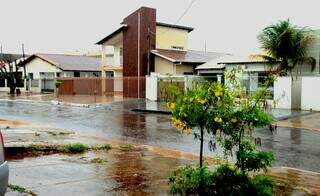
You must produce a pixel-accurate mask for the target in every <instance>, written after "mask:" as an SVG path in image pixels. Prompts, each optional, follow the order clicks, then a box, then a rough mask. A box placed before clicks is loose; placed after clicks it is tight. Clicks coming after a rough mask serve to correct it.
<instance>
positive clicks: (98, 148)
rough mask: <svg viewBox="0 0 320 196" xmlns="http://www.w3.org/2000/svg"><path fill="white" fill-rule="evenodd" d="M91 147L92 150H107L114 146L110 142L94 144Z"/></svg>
mask: <svg viewBox="0 0 320 196" xmlns="http://www.w3.org/2000/svg"><path fill="white" fill-rule="evenodd" d="M90 149H91V150H105V151H108V150H111V149H112V146H111V145H110V144H100V145H97V146H93V147H91V148H90Z"/></svg>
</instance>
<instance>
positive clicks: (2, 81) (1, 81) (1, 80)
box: [0, 79, 6, 87]
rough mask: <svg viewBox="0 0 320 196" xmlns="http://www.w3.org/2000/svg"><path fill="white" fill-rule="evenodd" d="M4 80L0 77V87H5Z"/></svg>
mask: <svg viewBox="0 0 320 196" xmlns="http://www.w3.org/2000/svg"><path fill="white" fill-rule="evenodd" d="M5 85H6V81H5V79H0V87H5Z"/></svg>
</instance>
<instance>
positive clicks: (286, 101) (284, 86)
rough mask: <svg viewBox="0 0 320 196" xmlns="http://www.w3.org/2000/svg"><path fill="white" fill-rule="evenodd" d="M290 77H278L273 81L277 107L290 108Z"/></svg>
mask: <svg viewBox="0 0 320 196" xmlns="http://www.w3.org/2000/svg"><path fill="white" fill-rule="evenodd" d="M291 83H292V79H291V77H279V78H277V80H276V81H275V82H274V92H273V93H274V100H275V101H276V103H277V105H276V107H277V108H281V109H291Z"/></svg>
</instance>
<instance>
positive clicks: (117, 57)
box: [96, 7, 225, 97]
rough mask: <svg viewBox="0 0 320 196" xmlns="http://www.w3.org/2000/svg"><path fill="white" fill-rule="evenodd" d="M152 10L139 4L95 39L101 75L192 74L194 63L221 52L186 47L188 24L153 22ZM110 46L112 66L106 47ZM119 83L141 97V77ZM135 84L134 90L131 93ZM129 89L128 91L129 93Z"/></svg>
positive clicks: (132, 94) (142, 86) (203, 61)
mask: <svg viewBox="0 0 320 196" xmlns="http://www.w3.org/2000/svg"><path fill="white" fill-rule="evenodd" d="M156 18H157V16H156V9H153V8H148V7H141V8H140V9H138V10H136V11H135V12H133V13H131V14H130V15H129V16H127V17H125V18H124V19H123V21H122V22H121V26H120V27H119V28H118V29H116V30H115V31H113V32H112V33H110V34H109V35H107V36H106V37H104V38H103V39H101V40H100V41H98V42H97V43H96V44H98V45H101V47H102V51H103V53H102V62H101V68H102V76H107V75H113V76H114V77H131V78H132V77H136V78H140V77H141V78H143V77H145V76H146V75H149V74H150V73H152V72H155V73H159V74H170V75H189V74H196V70H195V68H196V66H197V65H200V64H203V63H206V62H207V61H209V60H211V59H213V58H217V57H219V56H221V55H225V54H223V53H215V52H205V51H193V50H189V46H188V36H189V33H190V32H192V31H193V30H194V29H193V28H192V27H188V26H182V25H176V24H168V23H162V22H157V19H156ZM110 46H111V47H113V48H114V59H113V61H114V62H113V65H112V64H111V63H110V62H108V61H107V58H106V48H107V47H110ZM129 84H130V88H129V86H128V87H127V86H126V85H127V84H126V83H123V91H124V96H130V97H144V96H145V85H144V83H143V81H142V80H140V79H137V80H136V82H130V83H129ZM133 86H136V88H137V89H138V93H133V91H132V90H130V89H132V88H133ZM129 91H130V93H129Z"/></svg>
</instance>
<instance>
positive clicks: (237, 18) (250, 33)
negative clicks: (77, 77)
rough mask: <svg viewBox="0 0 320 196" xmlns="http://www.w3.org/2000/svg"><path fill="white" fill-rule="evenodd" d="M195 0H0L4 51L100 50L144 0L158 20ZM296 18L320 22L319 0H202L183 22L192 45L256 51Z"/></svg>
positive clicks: (167, 18)
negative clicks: (268, 29) (267, 31)
mask: <svg viewBox="0 0 320 196" xmlns="http://www.w3.org/2000/svg"><path fill="white" fill-rule="evenodd" d="M190 2H191V0H113V1H111V0H27V1H26V0H0V6H1V9H0V10H1V11H0V14H1V23H0V25H1V26H0V44H1V45H2V46H3V50H4V52H20V51H21V49H20V48H21V43H24V44H25V48H26V52H27V53H36V52H42V53H64V52H66V51H72V50H80V51H89V50H98V49H100V48H99V47H98V46H96V45H94V43H95V42H96V41H98V40H99V39H101V38H103V37H104V36H106V35H107V34H108V33H110V32H112V31H113V30H115V29H116V28H117V27H118V26H119V23H120V22H121V21H122V19H123V18H124V17H125V16H127V15H128V14H130V13H131V12H133V11H135V10H136V9H138V8H139V7H140V6H149V7H153V8H156V9H157V20H158V21H161V22H167V23H175V22H176V21H177V19H178V18H179V17H180V16H181V15H182V13H183V12H184V11H185V10H186V9H187V7H188V5H189V4H190ZM286 18H290V19H291V21H292V22H293V23H294V24H296V25H299V26H308V27H310V28H314V29H319V28H320V20H319V18H320V3H319V0H303V1H300V0H196V1H195V2H194V4H193V5H192V7H191V8H190V10H189V11H188V12H187V14H186V15H185V16H184V17H183V18H182V20H181V21H180V22H179V23H178V24H181V25H187V26H192V27H194V28H195V30H194V31H193V32H191V33H190V37H189V48H190V49H196V50H204V45H205V44H204V43H205V42H206V43H207V50H208V51H218V52H229V53H234V54H250V53H255V52H257V51H259V43H258V42H257V35H258V33H259V32H260V31H261V29H263V28H264V27H265V26H267V25H270V24H272V23H274V22H277V21H279V20H283V19H286Z"/></svg>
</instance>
